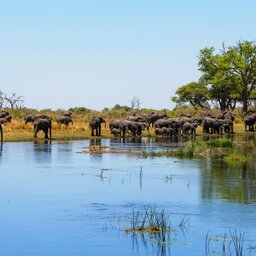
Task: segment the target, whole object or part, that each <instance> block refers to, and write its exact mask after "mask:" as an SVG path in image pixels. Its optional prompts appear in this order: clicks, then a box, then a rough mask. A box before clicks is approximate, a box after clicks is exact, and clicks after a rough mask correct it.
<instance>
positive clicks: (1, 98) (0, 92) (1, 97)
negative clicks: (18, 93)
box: [0, 91, 4, 109]
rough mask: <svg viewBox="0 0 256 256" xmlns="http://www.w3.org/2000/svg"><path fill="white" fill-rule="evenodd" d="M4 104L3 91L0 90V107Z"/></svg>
mask: <svg viewBox="0 0 256 256" xmlns="http://www.w3.org/2000/svg"><path fill="white" fill-rule="evenodd" d="M3 106H4V93H3V92H2V91H0V109H2V108H3Z"/></svg>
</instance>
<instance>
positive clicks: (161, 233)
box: [124, 206, 173, 243]
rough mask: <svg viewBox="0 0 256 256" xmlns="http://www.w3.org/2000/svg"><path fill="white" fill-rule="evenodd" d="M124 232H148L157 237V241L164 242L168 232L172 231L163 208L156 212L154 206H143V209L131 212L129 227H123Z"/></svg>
mask: <svg viewBox="0 0 256 256" xmlns="http://www.w3.org/2000/svg"><path fill="white" fill-rule="evenodd" d="M124 231H125V232H130V233H140V234H149V235H154V237H157V238H158V239H157V241H158V242H160V243H165V242H166V238H167V236H168V233H170V232H171V231H173V230H172V229H171V226H170V221H169V217H168V216H167V215H166V214H165V212H164V210H162V211H161V212H158V211H157V210H156V208H155V207H152V206H148V207H145V209H144V211H143V212H141V211H139V210H138V211H134V210H133V212H132V217H131V220H130V227H126V228H125V229H124Z"/></svg>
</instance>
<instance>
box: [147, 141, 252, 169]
mask: <svg viewBox="0 0 256 256" xmlns="http://www.w3.org/2000/svg"><path fill="white" fill-rule="evenodd" d="M255 149H256V144H255V142H248V143H247V142H246V143H238V142H234V141H232V140H231V139H226V138H213V139H211V140H208V141H202V140H192V141H190V142H188V143H187V144H186V145H183V146H180V147H178V148H177V149H174V150H167V151H161V152H146V151H144V152H142V157H143V158H147V157H151V158H154V157H167V158H168V157H174V158H179V159H192V158H197V159H200V158H201V159H202V158H205V159H223V160H224V161H225V162H226V163H228V164H232V163H234V164H236V165H237V163H239V164H243V163H245V162H246V161H249V160H251V159H252V158H253V155H254V154H253V153H254V151H255Z"/></svg>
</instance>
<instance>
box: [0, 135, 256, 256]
mask: <svg viewBox="0 0 256 256" xmlns="http://www.w3.org/2000/svg"><path fill="white" fill-rule="evenodd" d="M177 143H178V142H171V143H170V142H168V141H162V140H159V141H158V140H155V139H147V138H143V139H142V140H136V141H132V140H128V141H117V140H109V139H106V140H104V139H103V140H91V141H90V140H84V141H71V142H62V143H61V142H53V143H52V144H42V143H39V144H34V143H4V145H3V149H2V151H1V152H0V208H1V213H0V216H1V218H0V254H1V255H19V256H20V255H47V256H49V255H54V256H56V255H70V256H71V255H72V256H73V255H143V256H144V255H179V256H183V255H184V256H185V255H205V236H206V234H207V233H208V234H209V236H211V237H214V236H220V237H223V234H225V233H227V234H230V231H232V232H233V230H235V229H236V230H237V232H238V233H244V234H245V242H244V247H245V248H246V250H245V252H246V253H248V255H249V253H253V252H252V250H250V251H249V250H247V248H248V247H250V246H255V245H256V235H255V232H254V227H255V224H256V220H255V211H256V182H255V178H256V174H255V163H247V164H246V165H244V166H239V167H234V166H232V167H230V166H227V165H226V164H224V163H223V162H221V161H211V160H178V159H175V158H169V159H165V158H155V159H150V158H149V159H143V158H140V157H138V156H137V155H134V154H132V152H134V151H140V150H157V151H159V150H165V149H167V148H175V147H176V146H177ZM95 144H96V145H101V146H106V147H107V148H108V147H110V146H111V147H114V148H118V149H121V150H125V151H126V152H127V151H131V154H129V153H124V154H120V153H116V154H113V153H107V154H82V153H79V152H81V151H83V150H85V149H86V148H87V147H88V146H90V145H95ZM149 205H151V206H154V207H155V208H156V209H159V211H161V210H165V212H166V214H168V216H170V220H171V225H172V227H173V229H175V232H172V233H171V235H170V238H169V240H168V243H167V244H165V245H163V244H158V243H157V242H156V241H153V240H152V238H150V237H149V236H145V237H142V236H140V235H137V236H134V235H132V234H129V233H128V234H127V233H125V232H124V231H123V229H124V228H125V227H126V226H127V225H129V223H128V220H127V217H129V216H131V214H132V212H133V210H141V211H142V212H143V210H144V209H145V207H147V206H149ZM184 216H185V219H186V220H187V222H186V225H185V226H184V227H183V228H181V227H179V224H180V222H181V221H182V219H183V218H184ZM218 243H220V242H216V245H213V244H212V243H211V244H210V245H209V246H210V247H211V249H212V248H213V247H214V246H216V248H215V249H216V250H217V249H219V248H218V246H219V245H218ZM212 250H213V249H212ZM246 255H247V254H246Z"/></svg>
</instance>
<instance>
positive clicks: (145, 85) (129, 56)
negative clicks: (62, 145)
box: [0, 0, 256, 110]
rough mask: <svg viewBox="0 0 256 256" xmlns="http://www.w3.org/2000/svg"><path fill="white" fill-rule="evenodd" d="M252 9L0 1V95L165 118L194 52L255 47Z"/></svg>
mask: <svg viewBox="0 0 256 256" xmlns="http://www.w3.org/2000/svg"><path fill="white" fill-rule="evenodd" d="M255 10H256V1H255V0H158V1H156V0H154V1H153V0H69V1H68V0H22V1H21V0H10V1H6V0H0V90H1V91H3V92H5V93H7V94H10V93H12V92H15V93H17V94H18V95H22V96H24V99H25V106H26V107H31V108H38V109H43V108H51V109H58V108H63V109H67V108H70V107H80V106H84V107H87V108H92V109H97V110H101V109H103V108H104V107H113V106H114V105H115V104H121V105H130V101H129V100H131V99H132V98H133V96H136V97H138V98H139V99H140V101H141V102H142V107H145V108H156V109H163V108H167V109H171V108H173V107H174V105H173V103H171V101H170V97H171V96H174V94H175V91H176V89H177V88H178V87H179V86H182V85H184V84H186V83H189V82H192V81H197V80H198V78H199V77H200V73H199V72H198V70H197V62H198V55H199V51H200V49H202V48H204V47H206V46H214V47H215V48H216V49H219V48H221V45H222V43H223V42H225V44H226V45H234V44H235V43H236V42H237V41H239V40H255V39H256V15H255Z"/></svg>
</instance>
